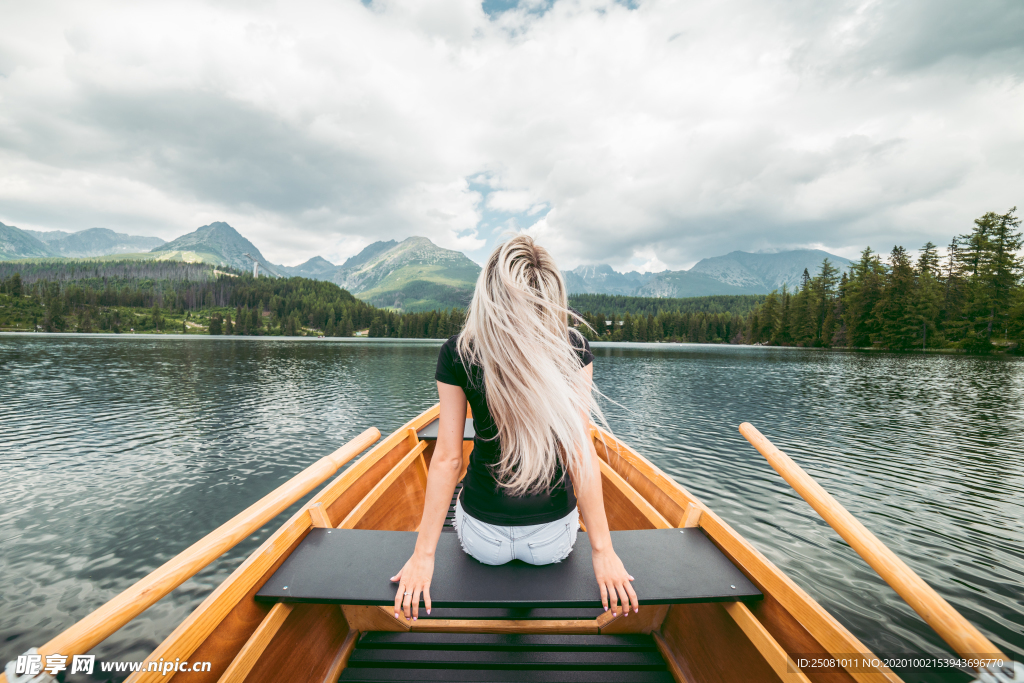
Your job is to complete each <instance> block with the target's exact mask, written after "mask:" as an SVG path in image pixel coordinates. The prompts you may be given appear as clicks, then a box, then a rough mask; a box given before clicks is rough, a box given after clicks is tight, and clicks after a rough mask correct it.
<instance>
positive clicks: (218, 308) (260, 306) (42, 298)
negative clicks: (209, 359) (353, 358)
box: [0, 262, 377, 336]
mask: <svg viewBox="0 0 1024 683" xmlns="http://www.w3.org/2000/svg"><path fill="white" fill-rule="evenodd" d="M128 264H129V265H135V263H134V262H128ZM175 265H176V266H177V267H181V266H187V265H191V264H180V263H179V264H175ZM181 270H185V269H184V268H182V269H181ZM140 271H141V273H142V274H149V271H147V270H146V269H145V268H142V269H139V270H133V269H132V268H131V267H126V268H125V269H124V270H123V271H121V272H122V273H125V274H126V276H124V277H120V276H118V277H115V276H106V277H101V278H95V277H89V278H87V279H84V280H77V281H71V280H65V281H61V280H58V279H36V280H35V281H34V282H31V283H28V282H26V279H24V278H22V276H21V273H20V272H15V273H13V274H12V275H9V276H7V277H5V278H4V279H2V280H0V293H4V294H7V295H8V296H11V297H13V298H14V300H15V301H16V302H17V304H18V306H20V309H18V308H16V310H21V311H22V315H23V317H24V318H28V317H31V318H32V324H31V328H30V329H36V328H37V327H41V328H42V329H44V330H45V331H48V332H64V331H71V330H77V331H81V332H92V331H96V332H124V331H128V330H129V329H134V330H137V331H149V330H159V331H164V327H165V323H166V319H167V317H168V316H172V317H173V318H174V321H175V323H174V324H175V325H176V326H177V328H180V329H181V330H188V329H189V322H190V321H191V322H192V326H193V327H195V328H202V331H209V332H210V333H212V334H303V333H305V331H306V330H309V331H315V332H317V333H319V334H326V335H328V336H351V335H352V334H353V333H354V331H355V330H358V329H365V328H366V327H368V326H369V325H370V322H371V321H372V320H373V318H374V314H375V313H376V311H377V309H375V308H373V307H372V306H370V305H369V304H366V303H364V302H362V301H359V300H358V299H356V298H355V297H354V296H352V295H351V294H350V293H349V292H347V291H345V290H344V289H342V288H341V287H338V286H337V285H336V284H334V283H332V282H324V281H321V280H309V279H306V278H301V277H293V278H268V277H260V278H253V277H252V275H250V274H247V273H245V274H241V275H228V274H219V275H217V276H216V277H215V278H214V279H209V280H200V281H190V280H188V279H164V280H154V279H149V278H145V277H137V275H138V274H140ZM38 274H39V273H38V272H37V273H36V275H37V276H38ZM176 274H178V275H180V272H179V273H176ZM26 296H27V297H30V299H29V301H28V303H25V302H23V301H22V300H23V298H24V297H26ZM33 304H34V305H35V306H37V307H38V310H32V309H31V308H30V306H31V305H33ZM26 307H29V308H26ZM132 309H134V310H132ZM138 309H144V310H147V309H148V310H151V311H152V313H151V314H149V315H140V314H139V312H138ZM231 309H234V310H233V311H232V310H231ZM193 331H198V330H193Z"/></svg>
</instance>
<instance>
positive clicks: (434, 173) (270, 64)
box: [0, 0, 1024, 270]
mask: <svg viewBox="0 0 1024 683" xmlns="http://www.w3.org/2000/svg"><path fill="white" fill-rule="evenodd" d="M0 17H2V20H0V221H2V222H4V223H7V224H8V225H16V226H18V227H22V228H29V229H37V230H38V229H42V230H52V229H60V230H68V231H74V230H81V229H84V228H89V227H94V226H102V227H108V228H112V229H114V230H117V231H119V232H129V233H133V234H145V235H157V236H159V237H163V238H164V239H172V238H174V237H176V236H178V235H180V234H182V233H185V232H189V231H191V230H194V229H195V228H196V227H198V226H200V225H204V224H206V223H209V222H212V221H215V220H225V221H228V222H229V223H231V224H232V225H234V226H235V227H236V228H238V229H239V230H240V231H241V232H242V233H243V234H244V235H246V236H247V237H249V238H250V239H251V240H253V242H255V243H256V245H257V246H258V247H259V248H260V249H261V250H262V251H263V253H264V254H265V255H266V256H267V257H268V258H269V259H270V260H272V261H275V262H278V263H286V264H289V265H291V264H296V263H299V262H301V261H304V260H305V259H307V258H309V257H311V256H313V255H315V254H321V255H323V256H324V257H326V258H328V259H330V260H332V261H335V262H340V261H341V260H343V259H344V258H346V257H348V256H350V255H352V254H354V253H356V252H357V251H359V249H360V248H362V247H363V246H365V245H366V244H368V243H370V242H373V241H376V240H378V239H404V238H405V237H409V236H412V235H424V236H427V237H429V238H431V239H432V240H434V241H435V242H436V243H437V244H439V245H441V246H445V247H449V248H453V249H460V250H462V251H465V252H466V253H467V254H469V255H470V256H471V257H473V258H475V259H477V260H481V259H482V258H483V257H484V256H485V255H486V253H487V252H488V250H489V249H490V247H492V246H493V245H494V244H495V242H496V241H497V240H499V239H500V238H501V236H502V235H503V234H505V233H507V232H508V230H510V229H513V230H517V229H528V230H529V231H530V232H531V233H532V234H534V235H536V236H538V237H539V238H540V239H541V240H542V243H543V244H546V245H548V246H549V247H550V248H551V249H552V250H553V251H555V253H556V255H557V256H558V258H559V260H560V263H562V265H563V267H573V266H575V265H577V264H579V263H594V262H607V263H611V264H612V265H613V266H615V267H616V268H619V269H629V268H634V267H643V268H647V269H655V270H660V269H661V268H663V267H665V266H668V267H672V268H680V267H687V266H689V265H690V264H692V263H694V262H695V261H697V260H699V259H701V258H703V257H706V256H715V255H719V254H723V253H726V252H729V251H732V250H736V249H741V250H745V251H756V250H778V249H785V248H793V247H805V246H817V247H821V248H825V249H827V250H830V251H832V252H834V253H837V254H840V255H844V256H854V255H855V254H856V253H857V252H858V251H859V250H860V249H862V248H863V247H864V246H866V245H870V246H872V247H874V248H875V249H876V250H881V251H888V250H889V249H891V247H892V245H893V244H894V243H901V244H905V245H906V246H908V247H918V246H920V245H921V244H923V243H924V242H925V241H926V240H929V239H931V240H932V241H935V242H938V243H940V244H943V243H945V242H948V240H949V239H950V237H951V236H952V235H954V234H956V233H960V232H965V231H967V230H969V228H970V225H971V221H972V219H973V218H975V217H977V216H979V215H980V214H982V213H984V212H985V211H989V210H995V211H1000V212H1002V211H1005V210H1006V209H1008V208H1009V207H1011V206H1013V205H1016V204H1021V205H1024V84H1022V77H1024V39H1022V36H1024V3H1022V2H1020V0H1004V1H994V0H991V1H990V0H971V1H970V2H968V1H967V0H962V1H959V2H953V1H950V0H927V1H926V0H899V1H898V2H875V1H866V2H842V1H828V0H824V1H823V0H779V1H777V0H686V1H681V0H680V1H673V0H638V1H635V2H621V1H620V2H614V1H611V0H556V1H555V2H550V1H546V0H520V1H519V2H515V1H514V0H512V1H509V0H485V1H484V2H483V3H482V4H481V2H480V0H476V1H475V2H474V1H473V0H373V1H372V2H369V1H365V2H360V1H359V0H332V1H330V2H319V1H316V0H309V1H307V0H290V1H289V2H274V1H272V0H258V1H245V2H243V1H241V0H224V1H223V2H196V1H194V0H175V1H174V2H162V3H154V2H148V3H139V2H117V1H107V0H90V2H88V3H84V2H78V1H74V0H67V1H63V2H61V1H47V0H33V2H18V1H16V0H0Z"/></svg>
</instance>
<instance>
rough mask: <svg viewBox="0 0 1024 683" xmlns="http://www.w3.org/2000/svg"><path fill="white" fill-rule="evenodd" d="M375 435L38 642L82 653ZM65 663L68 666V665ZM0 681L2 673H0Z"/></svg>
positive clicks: (369, 433)
mask: <svg viewBox="0 0 1024 683" xmlns="http://www.w3.org/2000/svg"><path fill="white" fill-rule="evenodd" d="M379 438H380V432H379V431H377V428H376V427H370V428H369V429H367V430H366V431H364V432H363V433H362V434H359V435H358V436H356V437H355V438H354V439H352V440H351V441H349V442H348V443H346V444H345V445H344V446H342V447H341V448H339V449H338V450H336V451H334V452H333V453H331V454H330V455H327V456H324V457H323V458H320V459H319V460H317V461H316V462H315V463H313V464H312V465H310V466H309V467H307V468H306V469H304V470H303V471H301V472H299V473H298V474H296V475H295V476H294V477H292V478H291V479H289V480H288V481H287V482H285V483H284V484H281V485H280V486H279V487H277V488H276V489H274V490H273V491H271V492H270V493H268V494H267V495H266V496H264V497H263V498H261V499H260V500H258V501H257V502H255V503H253V504H252V505H250V506H249V507H248V508H246V509H245V510H243V511H242V512H240V513H238V514H237V515H235V516H234V517H232V518H231V519H229V520H228V521H227V522H224V524H222V525H220V526H219V527H217V528H216V529H214V530H213V531H211V532H210V533H209V534H207V535H206V536H205V537H203V538H202V539H200V540H199V541H196V542H195V543H193V544H192V545H191V546H189V547H188V548H186V549H185V550H183V551H181V552H180V553H178V554H177V555H176V556H175V557H173V558H171V559H170V560H168V561H167V562H165V563H164V564H163V565H161V566H160V567H157V568H156V569H154V570H153V572H152V573H150V574H149V575H147V576H146V577H144V578H142V579H139V580H138V581H137V582H136V583H135V584H133V585H132V586H130V587H128V588H126V589H125V590H124V591H123V592H122V593H120V594H119V595H117V596H116V597H114V598H113V599H111V600H110V602H108V603H106V604H105V605H103V606H102V607H99V608H98V609H96V611H94V612H93V613H92V614H90V615H88V616H87V617H85V618H84V619H82V620H81V621H79V622H78V623H76V624H75V625H74V626H71V627H70V628H69V629H67V630H66V631H64V632H63V633H61V634H60V635H58V636H57V637H55V638H53V640H51V641H50V642H48V643H46V644H45V645H43V646H42V647H40V648H39V654H40V655H42V657H43V663H44V664H45V662H46V655H50V654H61V655H64V656H66V657H68V660H67V661H68V662H70V661H71V657H70V656H71V655H77V654H84V653H86V652H88V651H89V650H91V649H92V648H94V647H96V646H97V645H99V644H100V643H101V642H103V641H104V640H106V638H107V636H109V635H111V634H112V633H114V632H115V631H117V630H118V629H119V628H121V627H122V626H124V625H125V624H127V623H128V622H129V621H131V620H132V619H134V618H135V617H137V616H138V615H139V614H141V613H142V612H143V611H145V610H146V608H148V607H149V606H150V605H152V604H153V603H155V602H156V601H158V600H159V599H160V598H162V597H164V596H165V595H167V594H168V593H170V592H171V591H172V590H174V589H175V588H177V587H178V586H180V585H181V584H183V583H184V582H185V581H187V580H188V579H189V578H191V577H192V576H194V575H195V574H196V573H197V572H199V570H201V569H203V568H204V567H206V565H208V564H210V563H211V562H213V561H214V560H216V559H217V558H218V557H220V556H221V555H223V554H224V553H225V552H227V551H228V550H230V549H231V548H234V547H235V545H237V544H238V542H239V541H241V540H243V539H245V538H248V537H249V536H250V535H252V534H253V533H254V532H255V531H257V530H259V529H260V528H262V527H263V525H264V524H266V523H267V522H269V521H270V520H272V519H274V517H277V516H278V515H279V514H281V513H282V512H284V511H285V510H287V509H288V508H289V507H290V506H291V505H292V504H293V503H294V502H295V501H297V500H299V499H300V498H302V497H303V496H304V495H306V494H307V493H309V492H310V491H312V490H313V489H314V488H316V487H317V486H319V485H320V484H322V483H323V482H324V481H325V480H326V479H327V478H328V477H330V476H331V475H333V474H334V473H335V472H337V471H338V470H339V469H340V468H341V466H342V465H344V464H345V463H347V462H348V461H349V460H351V459H352V458H354V457H356V456H357V455H359V454H360V453H362V452H363V451H364V450H366V449H367V448H368V447H369V446H370V444H372V443H373V442H374V441H376V440H377V439H379ZM70 666H71V665H70V663H69V664H68V667H69V668H70ZM0 683H7V676H6V675H5V674H3V673H0Z"/></svg>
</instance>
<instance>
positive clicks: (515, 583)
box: [256, 528, 762, 608]
mask: <svg viewBox="0 0 1024 683" xmlns="http://www.w3.org/2000/svg"><path fill="white" fill-rule="evenodd" d="M612 542H613V543H614V545H615V550H616V552H617V553H618V554H619V556H620V557H621V558H623V560H624V561H625V564H626V568H627V569H628V570H629V571H630V572H631V573H632V574H633V576H634V577H635V581H634V582H633V588H634V590H636V593H637V597H638V598H639V599H640V604H642V605H643V604H648V605H665V604H677V603H694V602H735V601H737V600H756V599H759V598H761V597H762V594H761V592H760V591H758V590H757V588H756V587H755V586H754V585H753V584H752V583H751V582H750V581H749V580H747V578H746V577H745V576H744V575H743V574H742V573H741V572H740V571H739V570H738V569H737V568H736V567H735V566H734V565H733V564H732V563H731V562H730V561H729V560H728V558H726V557H725V555H723V554H722V552H721V551H720V550H719V549H718V548H717V547H716V546H715V545H714V544H713V543H712V542H711V541H710V540H708V538H707V537H706V536H705V535H704V533H703V532H702V531H701V530H700V529H647V530H642V531H613V532H612ZM415 543H416V534H415V533H413V532H403V531H377V530H361V529H360V530H357V529H323V528H317V529H313V530H311V531H310V533H309V535H307V536H306V538H305V539H304V540H303V541H302V543H301V544H300V545H299V546H298V547H297V548H296V549H295V550H294V551H293V552H292V554H291V555H290V556H289V557H288V559H287V560H285V562H284V563H283V564H282V565H281V567H280V568H279V569H278V570H277V571H276V572H275V573H274V575H273V576H272V577H270V579H269V580H268V581H267V582H266V583H265V584H264V585H263V587H262V588H261V589H260V590H259V592H258V593H257V594H256V599H257V600H259V601H264V602H289V603H299V602H304V603H331V604H341V605H390V604H393V603H394V599H395V588H396V586H395V584H394V583H392V582H391V581H390V580H389V577H391V576H393V575H394V573H395V572H396V571H398V570H399V569H400V568H401V567H402V565H404V564H405V561H406V560H408V559H409V556H410V555H411V554H412V551H413V547H414V546H415ZM590 557H591V550H590V541H589V539H588V537H587V534H586V532H583V531H581V532H580V533H579V537H578V538H577V541H576V546H575V549H574V550H573V552H572V553H571V554H570V555H569V557H567V558H566V559H565V560H563V561H562V562H559V563H557V564H550V565H545V566H541V567H536V566H532V565H529V564H525V563H523V562H519V561H518V560H516V561H512V562H509V563H508V564H504V565H500V566H490V565H485V564H481V563H480V562H477V561H476V560H475V559H473V558H471V557H470V556H469V555H467V554H466V553H464V552H463V551H462V548H461V547H460V546H459V540H458V537H457V536H456V535H455V534H441V538H440V541H439V542H438V545H437V551H436V553H435V560H434V577H433V581H432V583H431V589H430V593H431V598H432V602H433V606H434V607H438V608H515V607H521V608H526V607H528V608H599V607H600V606H601V596H600V592H599V590H598V587H597V583H596V582H595V581H594V570H593V566H592V564H591V560H590Z"/></svg>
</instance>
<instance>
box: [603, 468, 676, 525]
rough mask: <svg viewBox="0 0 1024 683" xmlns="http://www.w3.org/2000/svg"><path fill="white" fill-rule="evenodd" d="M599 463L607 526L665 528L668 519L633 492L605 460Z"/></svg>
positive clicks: (634, 490)
mask: <svg viewBox="0 0 1024 683" xmlns="http://www.w3.org/2000/svg"><path fill="white" fill-rule="evenodd" d="M598 462H599V463H600V464H601V487H602V490H603V492H604V505H605V510H606V513H607V515H608V525H609V527H610V528H611V529H613V530H616V529H669V528H671V526H672V525H671V524H669V523H668V520H666V519H665V518H664V517H663V516H662V514H661V513H660V512H658V511H657V510H656V509H655V508H654V506H653V505H651V504H650V503H649V502H647V500H646V499H645V498H644V497H643V496H641V495H640V494H639V493H637V491H636V489H634V488H633V487H632V486H630V485H629V484H628V483H627V482H626V480H625V479H623V478H622V477H621V476H619V473H618V472H616V471H615V470H613V469H612V468H611V466H610V465H608V463H606V462H605V461H603V460H600V459H599V460H598Z"/></svg>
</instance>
